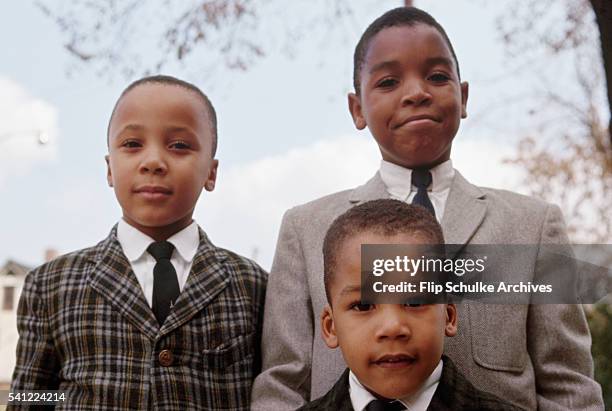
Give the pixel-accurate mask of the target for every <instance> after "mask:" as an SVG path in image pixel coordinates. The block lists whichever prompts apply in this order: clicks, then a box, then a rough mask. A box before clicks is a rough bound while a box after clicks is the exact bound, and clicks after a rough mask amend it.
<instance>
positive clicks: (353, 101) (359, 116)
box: [348, 93, 367, 130]
mask: <svg viewBox="0 0 612 411" xmlns="http://www.w3.org/2000/svg"><path fill="white" fill-rule="evenodd" d="M348 105H349V111H350V112H351V116H352V117H353V124H355V127H357V130H363V129H364V128H365V126H366V125H367V124H366V121H365V117H364V116H363V112H362V110H361V100H360V99H359V96H358V95H357V94H355V93H349V94H348Z"/></svg>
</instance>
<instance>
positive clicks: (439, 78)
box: [429, 73, 450, 83]
mask: <svg viewBox="0 0 612 411" xmlns="http://www.w3.org/2000/svg"><path fill="white" fill-rule="evenodd" d="M429 79H430V80H431V81H433V82H436V83H443V82H445V81H448V80H450V77H449V76H447V75H446V74H443V73H435V74H432V75H431V76H429Z"/></svg>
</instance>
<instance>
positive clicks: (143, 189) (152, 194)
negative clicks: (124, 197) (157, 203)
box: [134, 184, 172, 199]
mask: <svg viewBox="0 0 612 411" xmlns="http://www.w3.org/2000/svg"><path fill="white" fill-rule="evenodd" d="M134 192H135V193H136V194H141V195H143V196H144V197H146V198H151V199H155V198H164V197H167V196H169V195H171V194H172V190H171V189H169V188H168V187H164V186H159V185H149V184H146V185H142V186H138V187H136V188H135V189H134Z"/></svg>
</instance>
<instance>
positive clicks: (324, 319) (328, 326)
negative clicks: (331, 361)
mask: <svg viewBox="0 0 612 411" xmlns="http://www.w3.org/2000/svg"><path fill="white" fill-rule="evenodd" d="M321 330H322V331H323V340H324V341H325V344H327V346H328V347H329V348H338V336H337V335H336V327H335V326H334V314H333V312H332V309H331V307H330V306H329V304H327V305H326V306H325V308H324V309H323V312H322V313H321Z"/></svg>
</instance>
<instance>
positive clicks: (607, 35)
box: [590, 0, 612, 143]
mask: <svg viewBox="0 0 612 411" xmlns="http://www.w3.org/2000/svg"><path fill="white" fill-rule="evenodd" d="M590 2H591V6H592V7H593V11H594V12H595V19H596V21H597V27H598V28H599V38H600V44H601V56H602V58H603V65H604V71H605V73H606V88H607V90H608V107H609V109H610V122H609V124H608V136H609V138H610V142H611V143H612V4H611V3H610V2H609V1H608V0H590Z"/></svg>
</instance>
